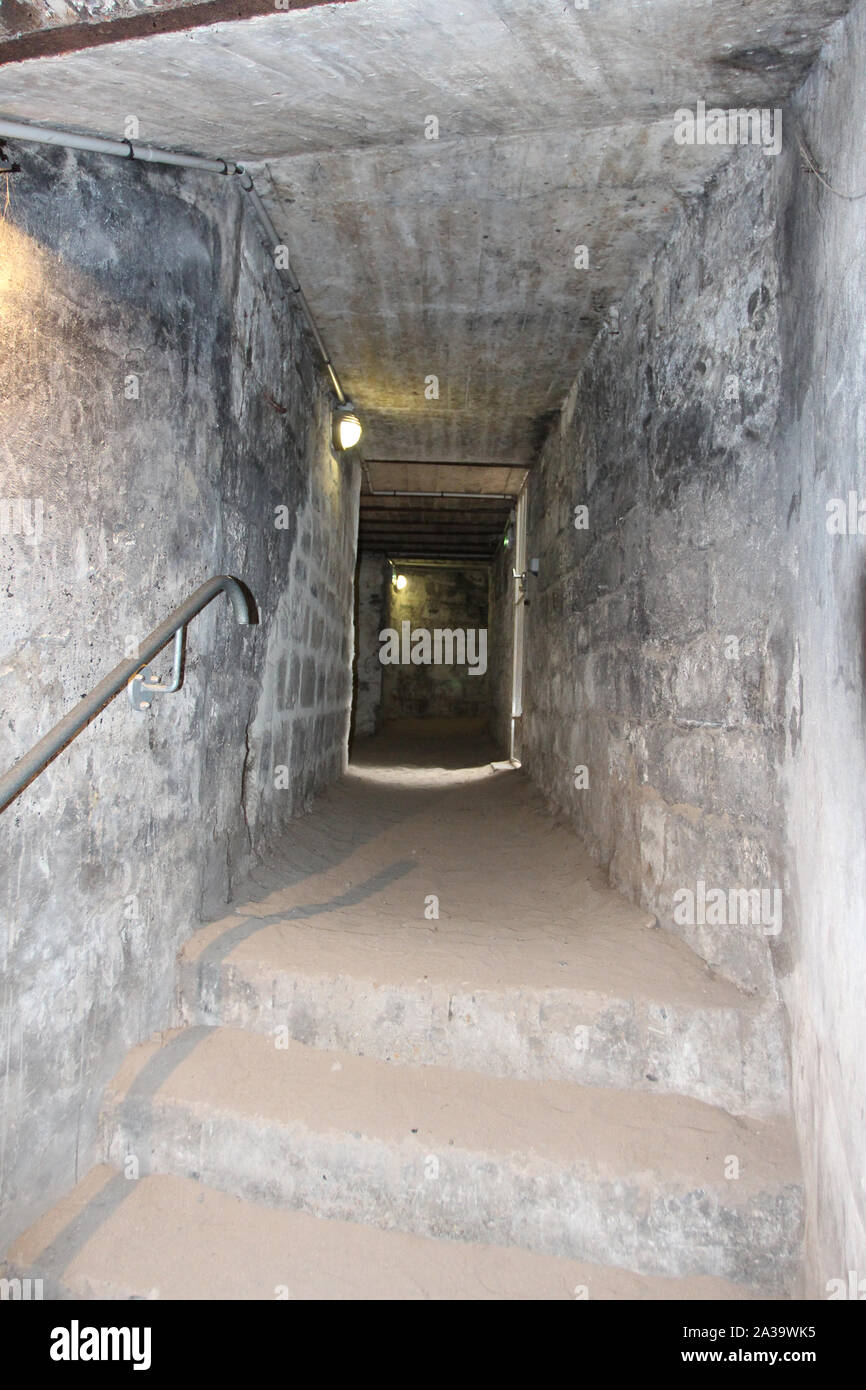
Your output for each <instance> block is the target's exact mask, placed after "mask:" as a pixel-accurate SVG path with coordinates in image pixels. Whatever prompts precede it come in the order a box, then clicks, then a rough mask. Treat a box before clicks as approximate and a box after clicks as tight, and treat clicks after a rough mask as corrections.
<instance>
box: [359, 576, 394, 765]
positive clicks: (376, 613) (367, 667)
mask: <svg viewBox="0 0 866 1390" xmlns="http://www.w3.org/2000/svg"><path fill="white" fill-rule="evenodd" d="M390 575H391V570H390V567H389V565H388V560H387V557H386V555H385V554H384V553H383V552H382V551H381V550H370V551H364V553H363V554H362V555H361V558H360V561H359V563H358V582H357V605H358V607H357V614H358V616H357V633H356V656H355V711H354V725H353V732H354V733H355V735H357V736H359V737H362V738H363V737H365V736H366V735H368V734H375V733H376V731H377V729H378V728H379V727H380V725H381V723H382V663H381V662H380V660H379V633H380V632H381V631H382V628H383V627H386V626H387V624H386V622H385V612H386V607H387V604H388V588H389V581H390Z"/></svg>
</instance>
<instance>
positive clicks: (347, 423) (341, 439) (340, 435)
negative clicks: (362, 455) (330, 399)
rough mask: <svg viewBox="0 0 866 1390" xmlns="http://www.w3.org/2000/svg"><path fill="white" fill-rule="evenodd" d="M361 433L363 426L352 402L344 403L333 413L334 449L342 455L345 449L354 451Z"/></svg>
mask: <svg viewBox="0 0 866 1390" xmlns="http://www.w3.org/2000/svg"><path fill="white" fill-rule="evenodd" d="M363 433H364V430H363V426H362V425H361V421H360V420H359V419H358V417H357V415H356V414H355V408H354V406H353V405H352V402H351V401H344V402H343V404H342V405H341V406H338V407H337V409H336V410H335V411H334V423H333V438H334V448H335V449H339V451H340V453H344V452H345V450H346V449H354V447H355V445H356V444H357V443H358V441H359V439H360V438H361V435H362V434H363Z"/></svg>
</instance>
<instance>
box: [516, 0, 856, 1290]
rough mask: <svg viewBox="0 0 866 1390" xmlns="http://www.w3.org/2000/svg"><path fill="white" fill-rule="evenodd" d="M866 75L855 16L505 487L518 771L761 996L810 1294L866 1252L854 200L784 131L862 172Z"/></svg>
mask: <svg viewBox="0 0 866 1390" xmlns="http://www.w3.org/2000/svg"><path fill="white" fill-rule="evenodd" d="M864 65H866V8H864V6H863V5H862V4H861V5H860V6H858V7H857V8H856V10H855V11H853V12H852V14H851V15H850V16H849V18H848V19H847V20H846V21H844V22H840V24H839V25H838V26H836V28H835V30H834V32H833V34H832V36H831V41H830V43H829V45H828V48H827V50H826V52H825V55H824V58H823V60H822V62H821V63H820V64H819V65H818V67H817V68H816V69H815V71H814V72H813V74H812V76H811V77H810V78H809V80H808V82H807V83H806V85H805V87H804V89H803V91H802V92H801V93H800V94H799V96H798V98H797V100H796V102H795V103H794V106H793V108H786V111H785V148H784V152H783V154H782V156H781V157H780V159H778V160H775V161H773V160H769V161H768V160H765V159H763V158H762V156H761V155H760V154H757V153H751V152H746V151H738V152H737V156H736V158H735V159H734V161H733V162H732V164H731V166H730V167H729V169H728V171H727V172H725V173H723V174H722V176H721V177H720V178H719V179H718V181H717V182H716V184H715V185H713V186H711V188H710V189H709V190H708V194H707V196H706V197H705V198H704V199H703V200H702V201H701V202H700V203H699V204H698V205H697V206H695V207H692V208H691V209H690V210H689V211H688V212H687V213H685V214H684V215H683V217H682V219H681V222H680V225H679V227H678V230H677V232H676V234H675V235H674V236H673V237H672V238H671V239H670V240H669V242H668V244H667V246H666V247H665V249H664V252H663V253H661V254H659V255H658V256H657V257H656V258H655V260H654V261H653V262H652V263H651V264H650V265H649V266H648V267H647V273H646V274H645V275H644V277H643V278H642V280H641V281H640V283H639V284H637V285H636V286H635V287H634V288H633V290H632V292H631V293H630V294H629V296H628V297H627V299H626V300H625V301H624V302H623V306H622V310H621V313H620V332H619V333H618V334H613V333H610V332H605V333H603V334H602V336H601V337H600V338H599V340H598V341H597V343H596V345H595V347H594V349H593V353H592V355H591V359H590V361H589V363H588V365H587V367H586V369H585V371H584V372H583V373H582V375H581V377H580V378H579V380H578V381H577V382H576V383H575V387H574V389H573V391H572V393H571V396H570V398H569V401H568V403H567V406H566V408H565V410H564V412H563V415H562V418H561V421H560V422H559V424H558V426H557V428H556V429H555V431H554V432H553V434H552V436H551V437H550V439H549V440H548V443H547V445H546V448H545V451H544V456H543V460H542V464H541V468H540V470H539V471H538V472H537V473H536V474H535V475H534V476H533V478H532V483H531V509H530V543H529V544H530V553H531V554H532V553H534V554H539V555H540V556H541V575H540V579H539V584H538V588H537V593H536V598H537V601H536V602H534V603H533V607H532V608H531V610H530V613H529V622H528V643H529V647H528V657H527V675H526V681H527V706H528V713H527V720H526V724H527V730H526V738H527V745H528V752H527V757H528V761H529V766H530V770H531V772H532V774H533V776H534V777H535V779H536V780H537V781H538V782H539V783H540V785H541V786H542V787H543V788H544V789H545V790H546V791H547V792H548V794H549V796H550V798H551V800H552V801H554V802H555V803H556V804H557V805H558V806H560V807H562V808H564V809H565V810H566V811H567V812H568V813H569V814H570V816H571V818H572V819H573V821H574V823H575V825H576V826H577V828H578V829H579V830H580V832H581V833H582V835H583V836H584V837H585V839H586V841H587V843H588V844H589V845H590V847H591V849H592V850H593V852H594V853H595V855H596V856H597V857H598V858H599V859H600V860H601V861H603V862H605V863H606V864H608V865H609V866H610V871H611V874H612V877H613V879H614V881H615V882H617V883H618V884H619V885H620V886H622V887H623V888H624V889H625V890H626V891H628V892H629V893H630V894H632V895H633V896H634V897H635V898H637V899H639V900H640V901H642V902H643V903H645V904H646V905H647V906H649V907H651V908H652V909H653V910H654V911H655V912H656V913H657V914H658V917H659V920H660V922H661V923H662V924H663V925H664V926H667V927H670V928H672V929H674V930H677V931H679V932H680V933H681V934H682V935H684V936H685V937H686V939H687V940H689V941H690V943H691V944H692V945H693V946H695V947H696V949H698V950H699V951H700V952H701V953H702V954H703V955H704V956H705V957H706V959H707V960H708V961H710V962H711V963H712V964H713V965H714V966H716V967H717V968H718V969H719V970H721V971H722V972H724V973H726V974H728V975H730V976H731V977H732V978H734V979H736V980H738V981H739V982H740V983H741V984H743V985H744V986H746V987H747V988H750V989H756V990H759V991H763V992H766V993H768V994H769V993H771V992H772V991H774V990H778V991H780V992H781V996H782V998H783V999H784V1001H785V1004H786V1008H787V1013H788V1017H789V1021H790V1029H791V1048H792V1083H793V1100H794V1110H795V1114H796V1117H797V1124H798V1130H799V1134H800V1140H801V1149H802V1154H803V1161H804V1166H805V1173H806V1190H807V1213H808V1231H807V1256H808V1260H807V1275H808V1281H809V1283H808V1290H809V1294H810V1296H812V1297H826V1293H827V1287H826V1286H827V1281H828V1280H829V1279H841V1280H843V1281H845V1282H846V1284H847V1280H848V1271H850V1270H855V1271H857V1274H858V1277H859V1278H862V1277H863V1272H864V1269H866V1234H864V1232H866V1174H864V1170H863V1164H862V1154H863V1152H864V1147H866V1116H864V1107H863V1095H864V1093H866V1061H864V1058H866V1049H864V1023H863V1018H864V1015H863V1005H862V994H863V989H862V984H863V979H864V973H866V937H864V932H863V915H862V903H863V901H864V898H866V859H864V854H863V844H864V842H866V805H864V799H863V786H864V784H866V739H864V721H866V700H864V695H863V691H864V688H866V669H864V668H866V654H864V646H863V640H862V634H863V631H864V625H866V618H864V613H866V603H864V593H866V586H864V571H866V565H864V558H863V556H864V550H863V547H864V545H866V540H864V537H863V535H860V534H859V525H858V534H857V535H851V534H848V535H831V534H830V533H829V532H828V527H827V520H828V510H827V504H828V502H830V501H831V499H834V498H835V499H842V500H843V501H844V502H845V511H846V512H847V510H848V505H849V504H848V497H849V494H850V493H854V494H855V508H856V506H857V504H858V503H859V501H860V499H863V501H864V514H866V464H864V423H863V406H862V401H863V389H862V384H863V380H864V374H866V336H864V327H863V324H864V315H863V305H864V302H866V268H864V261H863V256H862V238H863V223H862V218H863V207H864V202H863V201H858V202H852V201H849V200H845V199H840V198H838V197H834V196H833V194H831V193H830V192H829V191H827V190H826V189H825V188H823V187H822V185H821V184H820V183H819V182H818V181H817V180H816V178H815V177H814V175H812V174H810V173H808V172H806V170H805V168H804V164H803V160H802V158H801V155H800V152H799V150H798V146H797V138H796V132H797V130H799V131H800V132H801V133H802V132H805V134H806V138H807V141H808V144H809V145H810V147H811V148H812V150H813V153H814V155H815V156H816V160H815V162H816V164H817V165H818V167H819V168H820V169H822V170H824V171H825V177H826V178H828V179H829V181H830V182H831V184H834V185H835V186H836V187H837V188H838V189H840V190H842V191H844V192H847V193H849V194H850V193H857V192H862V191H863V190H866V157H864V154H863V149H862V140H861V139H860V133H861V132H862V129H863V123H864V116H866V110H864V107H866V99H864V94H863V84H862V73H863V71H864ZM578 505H586V506H587V507H588V513H589V514H588V523H589V524H588V529H587V530H585V531H578V530H575V528H574V519H575V514H574V508H575V507H576V506H578ZM862 525H863V530H864V532H866V520H864V522H863V523H862ZM731 638H735V639H736V642H734V643H732V642H731V641H730V639H731ZM578 765H585V766H586V767H587V771H588V776H589V786H588V788H586V789H579V788H578V787H576V786H575V776H574V769H575V768H576V767H577V766H578ZM699 878H700V879H703V880H704V882H705V883H706V884H707V886H708V887H709V886H716V885H718V886H721V887H723V888H724V889H726V890H730V889H731V888H733V887H736V886H744V887H752V886H754V887H762V886H772V885H778V886H779V887H780V888H781V889H782V914H781V930H780V931H779V933H778V935H766V936H764V935H763V934H762V931H761V929H760V928H759V929H758V931H755V930H752V931H745V930H743V928H742V927H741V926H738V927H736V928H734V927H732V926H731V925H718V926H705V927H703V928H700V927H698V926H693V927H692V926H688V925H680V924H678V923H677V922H676V921H675V920H674V915H673V909H674V898H673V895H674V893H675V891H676V890H677V889H678V888H683V887H690V888H692V889H694V888H695V885H696V880H697V879H699Z"/></svg>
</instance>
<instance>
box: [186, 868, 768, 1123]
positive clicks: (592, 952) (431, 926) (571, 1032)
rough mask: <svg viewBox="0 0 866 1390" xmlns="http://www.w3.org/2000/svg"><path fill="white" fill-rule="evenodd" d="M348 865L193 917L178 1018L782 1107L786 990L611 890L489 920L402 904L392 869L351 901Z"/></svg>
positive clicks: (522, 1073)
mask: <svg viewBox="0 0 866 1390" xmlns="http://www.w3.org/2000/svg"><path fill="white" fill-rule="evenodd" d="M359 872H361V870H360V869H359V867H358V866H357V865H356V866H355V874H354V875H353V877H352V879H351V880H349V883H350V885H351V884H352V883H354V882H356V879H357V874H358V873H359ZM269 875H270V877H275V878H277V877H279V873H278V872H277V871H276V870H274V869H271V870H270V871H269ZM346 879H347V876H346V874H345V873H344V874H343V882H342V883H341V884H339V885H336V884H333V883H330V884H329V883H328V882H327V881H324V882H323V881H318V882H316V883H315V884H310V883H309V882H307V883H305V884H303V885H300V886H294V887H292V888H283V889H280V890H270V891H267V892H265V893H264V895H263V897H262V899H261V901H259V902H257V903H255V904H248V905H247V906H246V907H245V908H244V909H243V910H241V911H238V912H236V913H234V914H232V915H230V916H227V917H225V918H223V919H222V920H221V921H218V922H214V923H210V924H208V925H207V926H206V927H204V928H202V929H201V930H200V931H198V932H197V933H196V934H195V936H194V937H193V938H192V939H191V941H190V942H189V943H188V945H187V948H186V949H185V951H184V952H183V955H182V957H181V1017H182V1018H183V1020H184V1021H185V1022H187V1023H205V1024H219V1025H223V1026H226V1027H234V1028H246V1029H251V1030H255V1031H257V1032H261V1033H269V1034H275V1033H276V1032H277V1031H278V1030H279V1031H281V1032H287V1033H288V1036H290V1037H291V1038H294V1039H296V1040H297V1041H299V1042H303V1043H306V1044H307V1045H309V1046H312V1047H319V1048H325V1049H328V1050H332V1051H346V1052H354V1053H357V1054H359V1055H363V1056H367V1057H377V1058H380V1059H381V1060H383V1061H394V1062H411V1063H418V1064H430V1065H438V1066H450V1067H459V1068H465V1069H471V1070H475V1071H480V1072H485V1073H487V1074H489V1075H492V1076H512V1077H517V1078H520V1079H526V1080H562V1081H576V1082H579V1083H581V1084H582V1085H589V1086H614V1087H618V1088H621V1089H630V1090H648V1091H657V1092H668V1093H671V1094H679V1095H685V1096H692V1097H694V1098H695V1099H698V1100H702V1101H705V1102H706V1103H707V1104H710V1105H719V1106H722V1107H723V1108H724V1109H726V1110H729V1111H730V1112H731V1113H732V1114H751V1115H756V1116H762V1115H767V1116H769V1115H773V1114H786V1113H787V1111H788V1078H787V1064H786V1050H785V1041H784V1034H783V1030H782V1019H781V1013H780V1010H779V1007H778V1004H776V1003H775V1002H772V1001H763V1000H759V999H752V998H749V997H748V996H746V995H744V994H742V993H741V992H740V991H739V990H737V989H736V987H735V986H734V985H732V984H730V983H728V982H727V981H724V980H721V979H717V978H714V977H713V976H712V975H711V974H710V972H709V971H708V970H707V967H706V965H705V964H704V962H703V961H701V960H700V959H699V958H698V957H697V956H696V955H695V954H694V953H693V952H692V951H690V950H689V948H688V947H687V946H685V945H684V943H682V942H681V941H678V940H677V939H676V938H674V937H673V936H671V935H670V934H668V933H666V932H661V931H659V930H657V929H653V928H652V926H651V923H650V921H649V919H648V918H647V917H646V916H645V915H643V914H641V913H639V912H637V911H636V910H635V909H634V908H632V907H630V906H629V905H628V904H627V903H625V902H624V901H623V900H622V899H621V898H619V897H618V896H617V895H616V894H614V893H611V892H610V890H608V889H604V890H601V889H597V888H593V886H592V885H591V884H590V883H588V882H584V883H583V885H582V892H581V899H580V906H579V909H578V907H577V906H575V908H574V910H573V912H572V917H571V920H570V921H568V922H567V923H559V924H552V923H551V922H550V921H549V920H548V919H546V918H545V917H544V915H543V914H542V915H541V916H537V915H536V916H523V917H522V918H521V919H520V921H519V923H518V924H514V925H512V924H511V923H510V922H509V921H508V920H507V918H506V917H505V915H504V914H503V915H501V916H499V917H498V918H496V919H494V924H493V925H490V924H489V923H484V922H482V923H479V922H478V921H477V920H475V921H471V920H467V919H466V918H464V917H463V916H462V915H461V916H460V917H458V918H456V919H450V920H449V921H447V922H445V921H439V922H435V921H432V922H431V921H426V920H424V919H423V918H421V919H420V920H419V914H418V912H417V889H413V890H411V891H413V892H414V893H415V899H416V901H415V902H414V905H410V904H407V903H403V904H401V902H400V899H401V897H403V898H405V896H406V894H407V893H408V892H409V891H410V890H409V888H408V886H407V885H406V884H404V883H402V882H400V881H394V882H393V883H391V884H389V885H386V886H385V887H384V888H383V890H382V891H381V892H380V893H378V894H377V895H376V897H375V899H374V900H371V902H370V903H369V904H368V903H366V902H353V903H346V904H343V903H340V902H338V901H336V899H338V898H339V897H340V896H341V895H342V896H343V897H346V896H347V895H348V892H350V891H351V889H350V888H349V889H348V890H347V886H346ZM329 902H330V903H332V904H333V905H332V906H330V907H328V906H326V907H325V909H324V910H319V909H320V908H321V905H322V904H323V903H324V904H328V903H329ZM410 906H414V909H415V915H414V917H410V916H409V910H410Z"/></svg>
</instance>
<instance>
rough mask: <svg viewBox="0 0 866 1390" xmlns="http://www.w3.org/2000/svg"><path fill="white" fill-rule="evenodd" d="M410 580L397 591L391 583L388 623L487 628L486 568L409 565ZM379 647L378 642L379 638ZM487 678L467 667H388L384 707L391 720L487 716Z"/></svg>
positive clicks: (429, 627) (431, 627)
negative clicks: (407, 622) (474, 674)
mask: <svg viewBox="0 0 866 1390" xmlns="http://www.w3.org/2000/svg"><path fill="white" fill-rule="evenodd" d="M404 572H405V574H406V576H407V578H408V580H409V583H408V584H407V586H406V588H405V589H403V590H402V591H400V592H398V591H397V590H395V589H393V588H391V587H390V586H389V589H388V594H389V600H388V616H387V622H386V624H385V626H386V627H389V628H394V629H396V631H397V632H400V630H401V626H400V625H401V623H403V622H405V621H407V620H408V621H409V622H410V623H411V625H412V629H413V630H414V629H415V628H426V629H427V630H428V631H430V632H432V631H433V630H434V629H435V628H452V629H453V628H464V629H468V628H476V629H480V628H483V629H485V631H486V629H487V618H488V595H487V579H488V576H487V567H486V566H484V565H476V566H472V565H461V566H454V567H451V566H448V565H431V566H429V567H427V566H423V565H412V566H411V567H409V566H407V567H406V569H405V571H404ZM377 649H378V643H377ZM487 699H488V677H487V674H486V672H485V674H484V675H478V676H471V675H470V674H469V670H468V667H467V666H457V665H453V666H445V665H440V666H435V665H432V664H431V665H429V666H412V665H406V666H404V665H393V666H385V667H384V668H383V673H382V706H383V712H384V717H385V719H386V721H387V720H389V719H428V718H430V719H433V718H440V719H450V718H474V717H485V718H486V715H487Z"/></svg>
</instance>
